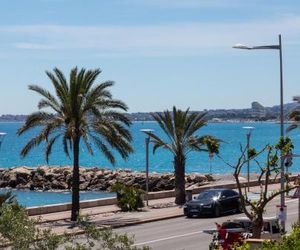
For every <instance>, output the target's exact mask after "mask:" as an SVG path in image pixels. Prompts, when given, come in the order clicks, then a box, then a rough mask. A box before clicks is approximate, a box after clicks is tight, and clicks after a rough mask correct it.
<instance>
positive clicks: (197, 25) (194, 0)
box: [0, 0, 300, 114]
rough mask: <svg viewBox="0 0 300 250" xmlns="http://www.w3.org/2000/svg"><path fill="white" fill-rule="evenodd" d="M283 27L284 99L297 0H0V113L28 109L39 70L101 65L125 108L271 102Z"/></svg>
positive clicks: (293, 57) (296, 63)
mask: <svg viewBox="0 0 300 250" xmlns="http://www.w3.org/2000/svg"><path fill="white" fill-rule="evenodd" d="M278 34H282V44H283V73H284V102H291V101H292V98H293V96H295V95H300V84H299V83H300V2H299V1H297V0H294V1H290V0H285V1H282V0H269V1H262V0H261V1H259V0H251V1H240V0H184V1H183V0H109V1H107V0H26V1H25V0H0V114H9V113H10V114H29V113H31V112H34V111H36V110H37V102H38V100H39V99H40V97H39V96H38V95H37V94H36V93H34V92H31V91H29V90H28V85H29V84H38V85H41V86H42V87H45V88H47V89H49V90H50V91H53V88H52V86H51V83H50V81H49V79H47V76H46V74H45V71H46V70H52V69H53V68H54V67H58V68H60V69H62V70H63V72H64V73H65V75H68V74H69V71H70V69H71V68H73V67H75V66H78V67H84V68H87V69H90V68H92V69H94V68H100V69H101V70H102V73H101V75H100V77H99V78H98V81H99V82H102V81H106V80H113V81H115V85H114V86H113V87H112V89H111V92H112V94H113V96H114V97H115V98H117V99H121V100H123V101H124V102H125V103H126V104H127V105H128V107H129V112H154V111H162V110H166V109H171V108H172V106H173V105H175V106H177V107H179V108H182V109H186V108H190V109H191V110H203V109H219V108H226V109H228V108H248V107H250V105H251V102H252V101H258V102H260V103H261V104H262V105H264V106H273V105H277V104H279V100H280V99H279V53H278V50H256V51H254V50H252V51H248V50H238V49H233V48H232V46H233V45H234V44H237V43H243V44H247V45H271V44H274V45H275V44H278Z"/></svg>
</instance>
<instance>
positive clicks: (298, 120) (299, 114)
mask: <svg viewBox="0 0 300 250" xmlns="http://www.w3.org/2000/svg"><path fill="white" fill-rule="evenodd" d="M293 101H296V102H298V103H299V104H300V96H294V97H293ZM289 119H290V120H292V121H293V122H292V124H291V125H290V126H288V128H287V129H286V130H287V132H289V131H291V130H293V129H295V128H298V127H299V125H300V110H299V108H296V109H295V110H293V111H292V112H291V113H290V114H289Z"/></svg>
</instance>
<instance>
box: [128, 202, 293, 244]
mask: <svg viewBox="0 0 300 250" xmlns="http://www.w3.org/2000/svg"><path fill="white" fill-rule="evenodd" d="M296 201H298V199H293V200H287V201H285V203H291V202H296ZM295 214H298V212H291V213H288V214H287V215H295ZM201 233H203V231H202V230H201V231H197V232H191V233H186V234H179V235H173V236H169V237H165V238H160V239H155V240H149V241H144V242H140V243H136V244H134V245H133V246H140V245H148V244H151V243H156V242H160V241H166V240H172V239H176V238H181V237H186V236H190V235H195V234H201Z"/></svg>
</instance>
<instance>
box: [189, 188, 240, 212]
mask: <svg viewBox="0 0 300 250" xmlns="http://www.w3.org/2000/svg"><path fill="white" fill-rule="evenodd" d="M241 210H242V209H241V204H240V197H239V194H238V193H237V192H236V191H234V190H231V189H224V188H222V189H208V190H205V191H203V192H201V193H200V194H199V195H198V196H197V197H196V198H195V199H193V200H191V201H189V202H187V203H186V204H185V205H184V207H183V211H184V214H185V215H186V216H187V217H192V216H194V215H197V216H200V215H213V216H215V217H218V216H220V215H221V214H223V213H228V212H234V213H238V212H241Z"/></svg>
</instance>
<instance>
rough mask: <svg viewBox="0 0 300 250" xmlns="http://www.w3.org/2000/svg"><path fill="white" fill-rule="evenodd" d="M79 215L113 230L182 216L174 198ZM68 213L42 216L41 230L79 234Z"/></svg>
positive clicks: (274, 187) (275, 186) (273, 187)
mask: <svg viewBox="0 0 300 250" xmlns="http://www.w3.org/2000/svg"><path fill="white" fill-rule="evenodd" d="M279 187H280V184H272V185H270V186H269V190H270V191H272V190H277V189H279ZM259 189H260V187H259V186H257V187H251V189H250V190H251V192H250V193H249V194H250V195H252V196H253V197H255V196H256V195H258V193H259ZM80 213H81V215H82V216H84V215H89V217H90V220H91V222H93V223H94V224H95V225H97V226H110V227H113V228H117V227H123V226H128V225H135V224H140V223H147V222H153V221H158V220H164V219H170V218H175V217H180V216H183V210H182V207H180V206H177V205H176V204H174V198H165V199H158V200H150V201H149V207H148V208H146V207H145V208H143V209H142V211H139V212H121V211H120V209H119V208H118V207H117V206H116V205H109V206H100V207H93V208H86V209H82V210H81V212H80ZM70 216H71V212H70V211H65V212H59V213H51V214H44V215H41V216H32V218H37V217H39V218H40V220H41V227H42V228H51V229H52V230H53V231H54V232H56V233H59V234H60V233H64V232H67V233H75V234H76V233H80V232H81V231H82V230H81V229H80V228H78V227H75V228H70V226H71V222H70Z"/></svg>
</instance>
